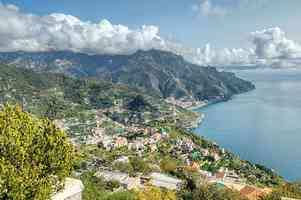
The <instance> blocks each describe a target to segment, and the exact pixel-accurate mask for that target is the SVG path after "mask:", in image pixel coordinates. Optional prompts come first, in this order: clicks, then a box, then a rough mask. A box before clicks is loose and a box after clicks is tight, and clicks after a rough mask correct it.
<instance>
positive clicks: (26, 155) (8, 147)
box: [0, 106, 73, 200]
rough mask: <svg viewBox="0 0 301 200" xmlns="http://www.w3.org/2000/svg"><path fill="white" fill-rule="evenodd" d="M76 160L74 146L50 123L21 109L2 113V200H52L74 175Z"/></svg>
mask: <svg viewBox="0 0 301 200" xmlns="http://www.w3.org/2000/svg"><path fill="white" fill-rule="evenodd" d="M72 157H73V147H72V145H71V144H69V143H68V142H67V138H66V136H65V134H64V133H63V132H61V131H59V130H58V129H57V128H56V127H55V125H54V124H52V123H51V122H50V121H49V120H46V119H43V120H40V119H35V118H33V117H32V116H31V115H30V114H28V113H25V112H23V111H22V110H21V108H20V107H18V106H16V107H13V106H5V107H4V109H3V110H2V111H1V112H0V200H10V199H22V200H31V199H35V200H44V199H49V197H50V195H51V194H52V193H53V192H55V191H57V190H58V189H60V188H61V187H62V182H63V180H64V178H65V177H66V176H69V175H70V173H71V171H72V165H73V160H72Z"/></svg>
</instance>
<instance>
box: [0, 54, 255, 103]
mask: <svg viewBox="0 0 301 200" xmlns="http://www.w3.org/2000/svg"><path fill="white" fill-rule="evenodd" d="M0 63H2V64H7V65H15V66H17V67H25V68H30V69H33V70H35V71H37V72H51V73H64V74H66V75H69V76H73V77H90V78H95V79H101V80H108V81H111V82H113V83H122V84H127V85H130V86H132V87H136V88H139V89H141V90H142V91H144V92H148V93H153V94H156V95H159V96H160V97H163V98H167V97H175V98H178V99H179V98H190V99H194V100H227V99H229V98H230V97H231V96H232V95H234V94H238V93H242V92H246V91H249V90H252V89H254V85H252V83H250V82H248V81H245V80H242V79H240V78H238V77H236V76H235V75H234V74H233V73H230V72H219V71H217V70H216V68H214V67H201V66H198V65H194V64H191V63H189V62H187V61H185V60H184V59H183V58H182V57H181V56H178V55H175V54H173V53H170V52H165V51H159V50H149V51H141V50H140V51H137V52H136V53H134V54H132V55H87V54H83V53H74V52H68V51H52V52H9V53H0Z"/></svg>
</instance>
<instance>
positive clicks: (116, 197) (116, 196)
mask: <svg viewBox="0 0 301 200" xmlns="http://www.w3.org/2000/svg"><path fill="white" fill-rule="evenodd" d="M104 200H137V198H136V194H135V193H134V192H131V191H121V192H114V193H112V194H110V195H108V196H107V197H106V198H104Z"/></svg>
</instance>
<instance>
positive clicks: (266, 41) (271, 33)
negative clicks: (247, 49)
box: [251, 27, 301, 59]
mask: <svg viewBox="0 0 301 200" xmlns="http://www.w3.org/2000/svg"><path fill="white" fill-rule="evenodd" d="M251 37H252V42H253V44H254V45H255V52H256V55H257V56H258V58H264V59H296V58H301V45H300V44H299V43H297V42H295V41H293V40H289V39H287V38H286V35H285V33H284V32H283V31H282V30H281V29H280V28H278V27H276V28H270V29H265V30H262V31H256V32H253V33H251Z"/></svg>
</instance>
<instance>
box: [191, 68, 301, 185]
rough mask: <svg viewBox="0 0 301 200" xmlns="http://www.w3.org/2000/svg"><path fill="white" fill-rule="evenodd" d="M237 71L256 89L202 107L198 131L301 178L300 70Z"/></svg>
mask: <svg viewBox="0 0 301 200" xmlns="http://www.w3.org/2000/svg"><path fill="white" fill-rule="evenodd" d="M236 74H237V75H238V76H240V77H242V78H244V79H247V80H251V81H253V83H255V85H256V90H254V91H251V92H249V93H244V94H241V95H237V96H235V97H234V98H233V100H231V101H228V102H223V103H218V104H215V105H211V106H208V107H206V108H203V109H200V111H201V112H203V113H205V115H206V117H205V120H204V122H203V123H202V124H201V125H200V127H199V128H197V129H195V132H196V133H198V134H200V135H203V136H205V137H206V138H208V139H210V140H213V141H216V142H217V143H219V144H220V145H221V146H223V147H225V148H226V149H228V150H231V151H232V152H234V153H236V154H238V155H239V156H240V157H241V158H243V159H247V160H250V161H253V162H256V163H259V164H263V165H265V166H268V167H270V168H273V169H275V170H276V171H277V172H278V173H280V174H281V175H282V176H283V177H285V178H287V179H288V180H296V179H300V178H301V70H299V71H298V70H253V71H239V72H236Z"/></svg>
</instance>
